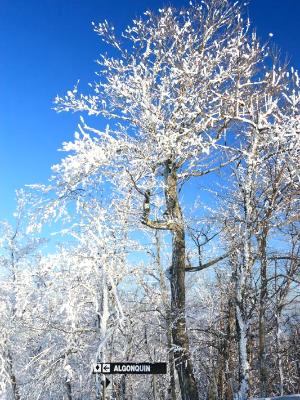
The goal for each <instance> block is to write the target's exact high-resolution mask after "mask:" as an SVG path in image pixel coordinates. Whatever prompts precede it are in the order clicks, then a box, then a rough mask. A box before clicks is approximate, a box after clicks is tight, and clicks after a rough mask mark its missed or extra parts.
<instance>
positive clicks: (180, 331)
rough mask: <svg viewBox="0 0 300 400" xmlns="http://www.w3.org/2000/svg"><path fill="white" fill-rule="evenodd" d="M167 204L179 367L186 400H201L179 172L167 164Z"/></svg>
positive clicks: (172, 294)
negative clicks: (188, 308)
mask: <svg viewBox="0 0 300 400" xmlns="http://www.w3.org/2000/svg"><path fill="white" fill-rule="evenodd" d="M165 182H166V192H165V195H166V205H167V215H168V219H169V221H171V225H170V226H171V232H172V265H171V276H170V282H171V316H172V322H173V326H172V336H173V344H174V347H175V349H174V358H175V367H176V371H177V373H178V378H179V385H180V391H181V397H182V400H198V398H199V397H198V389H197V384H196V380H195V377H194V373H193V366H192V361H191V356H190V350H189V338H188V334H187V328H186V316H185V263H186V253H185V231H184V221H183V216H182V211H181V207H180V204H179V199H178V193H177V173H176V169H175V168H172V165H171V163H170V162H169V163H166V170H165Z"/></svg>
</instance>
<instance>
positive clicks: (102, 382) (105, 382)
mask: <svg viewBox="0 0 300 400" xmlns="http://www.w3.org/2000/svg"><path fill="white" fill-rule="evenodd" d="M109 384H110V380H109V379H107V378H106V377H105V381H101V385H102V386H104V385H105V387H106V388H107V386H108V385H109Z"/></svg>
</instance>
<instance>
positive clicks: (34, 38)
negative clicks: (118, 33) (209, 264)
mask: <svg viewBox="0 0 300 400" xmlns="http://www.w3.org/2000/svg"><path fill="white" fill-rule="evenodd" d="M170 3H171V4H172V5H174V6H182V5H186V4H187V2H185V1H183V0H173V1H171V2H170ZM164 4H169V3H168V2H166V1H164V0H130V1H126V2H124V1H123V2H121V1H119V0H109V1H105V0H1V2H0V53H1V61H0V191H1V192H0V219H9V218H10V216H11V213H12V212H13V210H14V207H15V201H14V198H15V192H14V191H15V189H17V188H20V187H22V186H23V185H25V184H28V183H38V182H42V183H45V182H46V181H47V178H48V177H49V175H50V173H51V171H50V167H51V165H53V164H55V163H57V162H58V161H59V159H60V157H61V156H62V153H59V152H57V149H58V148H59V147H60V145H61V143H62V142H63V141H64V140H69V139H71V138H72V137H73V133H74V130H75V127H76V125H77V121H78V118H79V115H76V114H75V115H72V114H56V113H55V112H54V111H53V110H51V107H52V100H53V98H54V97H55V95H56V94H57V93H59V94H64V93H65V92H66V90H68V89H70V88H72V87H73V85H74V83H76V81H77V80H78V79H79V78H80V79H81V85H82V86H81V87H82V89H84V88H85V85H86V84H87V83H88V82H90V81H92V80H93V79H94V75H93V73H94V71H96V69H97V67H96V65H95V63H94V62H93V61H94V60H95V59H96V58H97V55H98V54H99V51H100V49H101V46H102V44H101V42H100V41H99V39H98V38H97V36H96V35H95V33H94V32H93V30H92V27H91V21H95V22H98V21H102V20H104V19H107V20H108V21H112V22H113V23H114V24H115V25H116V26H117V27H118V28H122V27H125V26H126V25H127V24H129V23H130V20H131V19H132V18H134V17H136V16H138V15H140V14H141V13H142V12H143V11H144V10H145V9H147V8H151V9H157V8H159V7H162V6H163V5H164ZM248 9H249V15H250V18H251V21H252V24H253V25H254V26H255V27H256V28H257V32H258V35H259V37H261V38H262V39H263V40H266V39H267V38H268V33H269V32H272V33H274V38H273V41H274V42H275V43H276V44H277V45H278V46H279V47H280V48H281V49H282V54H283V55H285V54H288V55H289V56H290V58H291V63H292V64H293V65H294V66H295V67H296V68H299V66H300V44H299V43H300V41H299V39H300V37H299V36H300V35H299V21H300V0H284V1H283V0H252V1H251V2H250V5H249V7H248Z"/></svg>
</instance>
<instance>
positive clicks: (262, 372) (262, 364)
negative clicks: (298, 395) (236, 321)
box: [258, 229, 268, 397]
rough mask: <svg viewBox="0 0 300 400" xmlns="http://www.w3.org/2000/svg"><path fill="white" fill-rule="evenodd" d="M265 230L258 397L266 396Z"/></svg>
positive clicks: (264, 236)
mask: <svg viewBox="0 0 300 400" xmlns="http://www.w3.org/2000/svg"><path fill="white" fill-rule="evenodd" d="M266 238H267V230H266V229H264V230H263V232H262V234H261V237H260V245H259V257H260V280H261V284H260V298H259V322H258V331H259V332H258V334H259V352H258V362H259V384H260V397H266V396H267V380H268V376H267V366H266V302H267V297H268V281H267V255H266V244H267V239H266Z"/></svg>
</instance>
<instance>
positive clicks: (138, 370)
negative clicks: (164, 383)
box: [93, 362, 167, 374]
mask: <svg viewBox="0 0 300 400" xmlns="http://www.w3.org/2000/svg"><path fill="white" fill-rule="evenodd" d="M93 373H94V374H166V373H167V364H166V363H161V362H159V363H98V364H95V365H94V368H93Z"/></svg>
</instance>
